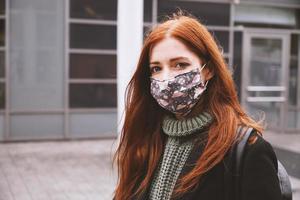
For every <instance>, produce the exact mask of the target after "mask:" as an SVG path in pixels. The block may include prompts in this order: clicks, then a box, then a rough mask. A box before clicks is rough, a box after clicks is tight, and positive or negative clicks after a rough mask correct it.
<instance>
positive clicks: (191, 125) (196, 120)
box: [162, 112, 213, 137]
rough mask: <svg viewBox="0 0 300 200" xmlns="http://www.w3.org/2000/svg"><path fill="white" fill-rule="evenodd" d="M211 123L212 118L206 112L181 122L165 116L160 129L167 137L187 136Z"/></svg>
mask: <svg viewBox="0 0 300 200" xmlns="http://www.w3.org/2000/svg"><path fill="white" fill-rule="evenodd" d="M212 121H213V117H212V115H211V114H209V113H208V112H202V113H200V114H199V115H197V116H195V117H192V118H187V119H182V120H178V119H176V118H172V117H170V116H166V117H165V118H164V119H163V123H162V129H163V131H164V133H165V134H167V135H169V136H175V137H180V136H187V135H190V134H192V133H194V132H196V131H200V130H201V129H203V128H204V127H206V126H208V125H209V124H210V123H211V122H212Z"/></svg>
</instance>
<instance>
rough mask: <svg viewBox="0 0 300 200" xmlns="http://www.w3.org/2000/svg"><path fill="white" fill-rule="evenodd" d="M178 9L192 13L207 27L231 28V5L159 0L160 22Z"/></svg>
mask: <svg viewBox="0 0 300 200" xmlns="http://www.w3.org/2000/svg"><path fill="white" fill-rule="evenodd" d="M176 8H181V9H182V10H186V11H189V12H191V13H192V14H193V15H195V16H196V17H198V18H199V19H200V21H201V22H202V23H204V24H205V25H216V26H229V21H230V4H229V3H204V2H196V1H194V2H193V1H182V0H181V1H180V0H158V21H160V20H162V19H163V18H164V16H165V15H166V14H170V13H172V12H174V11H175V10H176ZM214 11H215V12H214Z"/></svg>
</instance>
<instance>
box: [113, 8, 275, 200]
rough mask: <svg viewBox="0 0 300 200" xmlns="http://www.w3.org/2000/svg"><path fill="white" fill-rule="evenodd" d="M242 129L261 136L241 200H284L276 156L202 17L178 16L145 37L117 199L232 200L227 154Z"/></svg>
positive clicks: (130, 95)
mask: <svg viewBox="0 0 300 200" xmlns="http://www.w3.org/2000/svg"><path fill="white" fill-rule="evenodd" d="M239 126H241V127H253V128H254V130H255V131H252V133H251V136H250V140H249V142H248V144H247V145H246V150H245V154H244V155H245V156H244V159H243V163H242V170H241V182H240V185H239V187H240V189H239V191H240V198H239V199H238V200H279V199H280V198H281V196H280V195H281V194H280V186H279V181H278V178H277V158H276V155H275V153H274V151H273V149H272V147H271V145H270V144H269V143H268V142H267V141H265V140H264V139H263V138H262V127H261V126H260V125H259V124H258V123H256V122H255V121H254V120H252V119H251V118H250V117H249V116H247V114H246V113H245V111H244V110H243V109H242V108H241V105H240V104H239V101H238V97H237V93H236V90H235V85H234V82H233V80H232V77H231V73H230V71H229V70H228V67H227V66H226V63H225V61H224V58H223V57H222V55H221V53H220V51H219V48H218V45H217V44H216V42H215V41H214V39H213V37H212V36H211V34H210V33H209V32H208V31H207V29H206V27H205V26H203V25H202V24H201V23H200V22H199V21H198V20H197V19H196V18H194V17H192V16H185V15H183V14H180V13H179V14H174V15H173V16H172V17H170V18H168V19H167V20H166V21H164V22H163V23H161V24H159V25H157V26H156V27H154V28H153V30H152V31H151V32H150V33H149V34H148V35H147V37H146V39H145V41H144V45H143V49H142V51H141V54H140V59H139V62H138V65H137V69H136V71H135V73H134V75H133V77H132V79H131V81H130V83H129V85H128V88H127V98H126V117H125V123H124V126H123V129H122V133H121V134H122V135H121V140H120V144H119V147H118V149H117V151H116V154H115V160H116V162H117V166H118V173H119V180H118V185H117V187H116V190H115V194H114V195H115V196H114V199H115V200H129V199H130V200H131V199H142V200H154V199H164V200H166V199H182V200H197V199H199V200H200V199H201V200H202V199H203V200H204V199H209V200H223V199H228V200H233V199H234V196H235V194H234V192H233V191H234V189H233V186H234V181H235V175H234V174H233V173H231V172H232V168H231V167H230V166H233V164H232V162H233V161H232V160H230V159H229V160H227V155H228V152H229V150H230V149H231V147H233V146H234V144H235V142H236V141H238V140H239V139H240V137H241V136H242V135H243V132H241V134H237V133H238V132H237V129H238V127H239ZM226 160H227V162H226ZM226 173H229V174H230V177H231V179H230V180H231V181H230V183H229V184H228V180H227V182H225V176H224V174H226Z"/></svg>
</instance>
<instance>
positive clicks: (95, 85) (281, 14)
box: [0, 0, 300, 200]
mask: <svg viewBox="0 0 300 200" xmlns="http://www.w3.org/2000/svg"><path fill="white" fill-rule="evenodd" d="M176 8H181V9H183V10H186V11H189V12H190V13H192V14H193V15H195V16H197V17H198V18H199V20H200V21H201V22H202V23H203V24H204V25H206V26H207V28H208V29H209V31H210V32H211V33H212V34H213V36H214V37H215V39H216V41H217V42H218V45H219V48H220V50H221V51H222V52H223V55H224V59H225V60H226V62H227V64H228V67H229V69H230V70H231V71H232V75H233V78H234V80H235V83H236V86H237V91H238V94H239V99H240V102H241V104H242V105H243V106H244V107H245V108H246V110H247V112H248V113H249V114H250V115H252V116H253V117H254V118H257V119H259V117H260V116H261V115H260V114H261V113H262V112H264V113H265V117H266V122H267V131H266V133H265V137H266V139H267V140H268V141H269V142H270V143H271V144H272V145H273V147H274V149H275V151H276V154H277V156H278V158H279V159H280V160H281V161H282V162H283V164H284V166H285V167H286V169H287V171H288V173H289V174H290V175H291V180H292V185H293V191H294V195H295V196H294V199H296V200H297V199H300V195H299V193H300V67H299V66H300V1H299V0H132V1H129V0H127V1H126V0H119V1H117V0H0V141H1V142H2V143H1V144H0V156H1V157H0V172H1V173H0V175H1V174H2V175H1V176H2V177H4V178H3V180H2V182H0V199H5V200H7V199H110V198H111V196H110V195H111V192H112V190H113V187H114V184H115V183H114V180H115V176H114V175H113V174H114V173H113V171H111V172H109V169H110V168H111V155H112V153H113V150H114V148H115V147H114V145H116V139H117V136H118V130H119V128H118V126H119V125H120V123H121V118H122V112H123V99H124V96H123V95H124V87H125V86H126V84H127V81H128V79H129V77H130V76H131V73H132V71H133V70H134V68H135V64H136V59H137V52H138V51H139V49H140V48H141V45H142V40H143V37H144V36H145V33H146V32H147V30H148V29H150V28H151V27H152V26H153V25H155V24H156V23H158V22H159V21H161V20H162V19H163V17H164V16H165V15H166V14H170V13H172V12H174V11H175V10H176ZM137 16H138V17H137ZM130 29H131V30H132V31H130ZM135 30H138V31H135ZM126 31H127V32H126ZM127 40H128V41H130V42H132V46H131V43H129V45H128V43H127V45H126V42H128V41H127ZM135 47H137V48H135ZM130 52H132V56H131V53H130ZM128 63H131V65H130V64H128ZM133 63H134V64H133ZM124 77H125V78H124ZM78 139H81V140H78ZM36 141H39V142H36ZM41 141H42V142H41ZM91 160H92V161H91ZM99 166H101V167H100V168H99ZM62 169H63V173H62V171H61V170H62ZM50 171H52V173H49V172H50ZM51 174H52V175H51ZM53 177H57V178H56V179H54V178H53ZM76 177H78V178H76ZM82 177H85V178H84V179H81V178H82ZM79 182H80V183H81V184H82V185H80V186H78V183H79ZM74 184H75V185H77V186H76V187H74ZM42 185H43V186H42ZM50 185H51V186H50ZM54 186H55V187H54ZM16 188H18V189H16ZM20 188H23V189H20ZM32 188H35V189H32ZM20 191H21V192H20ZM86 193H89V194H90V195H87V194H86ZM1 195H2V196H1ZM297 195H298V196H297ZM50 197H51V198H50Z"/></svg>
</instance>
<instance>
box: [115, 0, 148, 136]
mask: <svg viewBox="0 0 300 200" xmlns="http://www.w3.org/2000/svg"><path fill="white" fill-rule="evenodd" d="M143 3H144V2H143V0H131V1H130V3H128V1H124V0H119V1H118V27H117V83H118V84H117V88H118V89H117V90H118V93H117V94H118V132H120V130H121V127H122V124H123V120H124V117H125V116H124V115H125V114H124V95H125V90H126V86H127V84H128V82H129V80H130V78H131V76H132V74H133V72H134V70H135V68H136V65H137V61H138V56H139V53H140V50H141V46H142V43H143Z"/></svg>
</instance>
